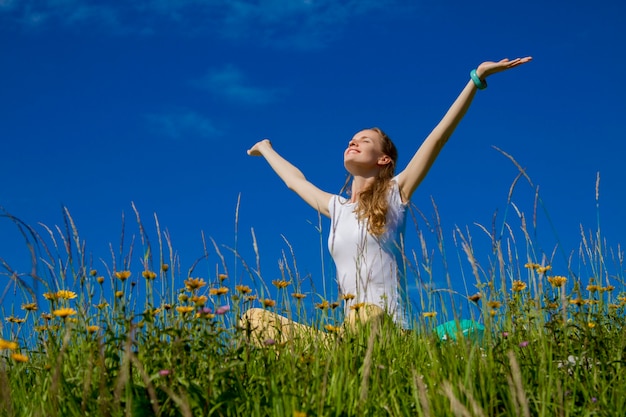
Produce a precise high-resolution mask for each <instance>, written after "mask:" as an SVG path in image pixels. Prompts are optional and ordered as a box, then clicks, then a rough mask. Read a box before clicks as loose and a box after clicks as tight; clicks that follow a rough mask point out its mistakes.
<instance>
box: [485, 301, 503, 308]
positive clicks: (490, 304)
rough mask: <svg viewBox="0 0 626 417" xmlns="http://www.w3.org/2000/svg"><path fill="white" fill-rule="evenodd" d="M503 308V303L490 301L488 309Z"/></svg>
mask: <svg viewBox="0 0 626 417" xmlns="http://www.w3.org/2000/svg"><path fill="white" fill-rule="evenodd" d="M501 306H502V303H501V302H500V301H488V302H487V307H489V308H493V309H496V308H500V307H501Z"/></svg>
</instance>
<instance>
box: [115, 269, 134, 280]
mask: <svg viewBox="0 0 626 417" xmlns="http://www.w3.org/2000/svg"><path fill="white" fill-rule="evenodd" d="M113 275H115V278H117V279H119V280H120V281H122V282H124V281H126V280H127V279H128V278H129V277H130V271H119V272H114V273H113Z"/></svg>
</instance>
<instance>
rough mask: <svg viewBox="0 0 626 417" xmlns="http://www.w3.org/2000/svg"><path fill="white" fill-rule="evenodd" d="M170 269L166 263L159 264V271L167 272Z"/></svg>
mask: <svg viewBox="0 0 626 417" xmlns="http://www.w3.org/2000/svg"><path fill="white" fill-rule="evenodd" d="M169 270H170V266H169V265H168V264H161V271H163V272H167V271H169Z"/></svg>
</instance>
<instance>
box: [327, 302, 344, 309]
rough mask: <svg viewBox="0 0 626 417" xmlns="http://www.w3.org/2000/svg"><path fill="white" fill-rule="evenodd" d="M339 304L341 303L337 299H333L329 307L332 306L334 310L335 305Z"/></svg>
mask: <svg viewBox="0 0 626 417" xmlns="http://www.w3.org/2000/svg"><path fill="white" fill-rule="evenodd" d="M340 305H341V303H340V302H339V301H333V302H332V303H330V308H332V309H333V310H334V309H336V308H337V307H339V306H340Z"/></svg>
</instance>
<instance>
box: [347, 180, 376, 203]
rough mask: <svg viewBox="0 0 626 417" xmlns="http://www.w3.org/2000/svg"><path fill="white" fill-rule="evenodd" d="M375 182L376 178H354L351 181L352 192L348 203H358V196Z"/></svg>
mask: <svg viewBox="0 0 626 417" xmlns="http://www.w3.org/2000/svg"><path fill="white" fill-rule="evenodd" d="M374 181H376V177H374V176H371V177H363V176H355V177H354V178H353V179H352V192H351V193H350V202H352V203H356V202H357V201H359V195H360V194H361V192H363V191H364V190H366V189H367V188H368V187H369V186H370V185H372V184H373V183H374Z"/></svg>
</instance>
